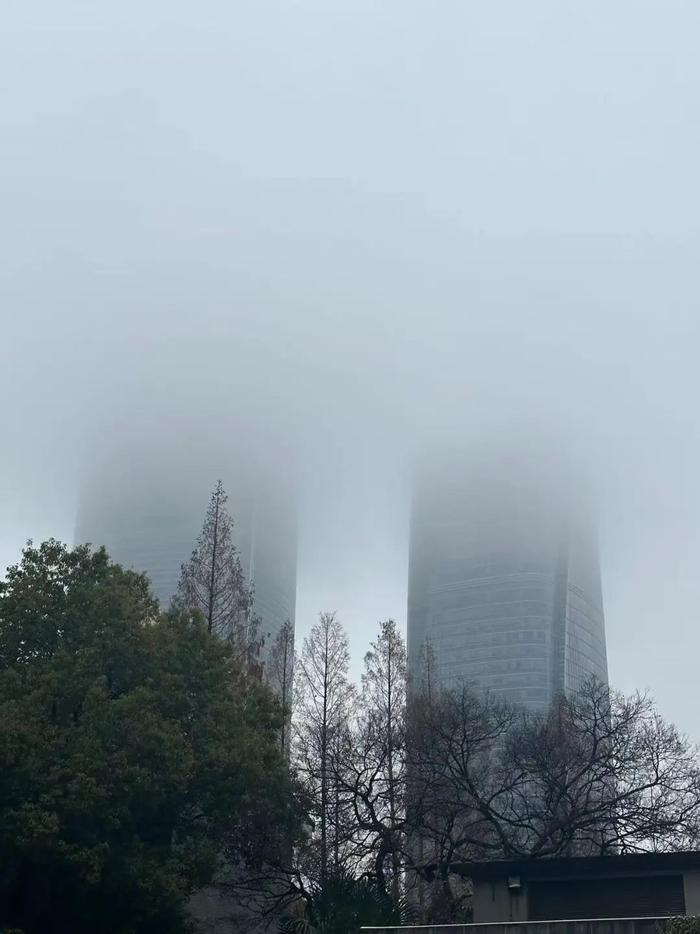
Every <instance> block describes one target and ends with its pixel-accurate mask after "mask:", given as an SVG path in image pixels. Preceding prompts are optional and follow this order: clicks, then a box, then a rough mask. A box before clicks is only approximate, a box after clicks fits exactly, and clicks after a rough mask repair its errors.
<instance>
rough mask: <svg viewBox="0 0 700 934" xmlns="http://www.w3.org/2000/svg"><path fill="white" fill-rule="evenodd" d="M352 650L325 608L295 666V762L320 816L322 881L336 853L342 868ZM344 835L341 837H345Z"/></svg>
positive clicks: (320, 866) (313, 806)
mask: <svg viewBox="0 0 700 934" xmlns="http://www.w3.org/2000/svg"><path fill="white" fill-rule="evenodd" d="M349 663H350V653H349V651H348V640H347V636H346V634H345V631H344V629H343V627H342V625H341V624H340V622H339V621H338V619H337V618H336V616H335V614H334V613H322V614H321V616H320V619H319V622H318V623H317V624H316V625H315V626H314V627H313V629H312V630H311V633H310V634H309V636H308V637H307V638H306V639H305V640H304V645H303V648H302V651H301V655H300V656H299V659H298V661H297V666H296V691H297V703H296V717H295V764H296V766H297V767H298V769H299V772H300V775H301V776H302V777H303V779H304V781H305V783H306V786H307V789H308V792H309V795H310V798H311V801H312V811H313V813H314V815H315V817H316V819H317V821H318V843H319V856H318V873H317V875H318V882H319V885H320V886H321V887H323V885H324V884H325V882H326V881H327V880H328V878H329V869H330V866H331V858H332V860H333V868H334V870H335V871H337V870H338V869H339V865H340V858H341V844H342V843H344V835H342V834H341V817H344V816H345V809H344V808H343V807H342V803H341V801H340V798H339V795H340V789H339V787H338V783H337V781H336V774H335V771H334V768H333V763H334V761H337V757H339V750H340V749H341V748H342V746H343V745H344V744H345V743H346V742H347V739H346V733H347V729H348V720H349V715H350V709H351V706H352V698H353V691H352V688H351V685H350V683H349V681H348V666H349ZM341 837H342V839H341Z"/></svg>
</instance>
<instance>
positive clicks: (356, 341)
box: [0, 0, 700, 740]
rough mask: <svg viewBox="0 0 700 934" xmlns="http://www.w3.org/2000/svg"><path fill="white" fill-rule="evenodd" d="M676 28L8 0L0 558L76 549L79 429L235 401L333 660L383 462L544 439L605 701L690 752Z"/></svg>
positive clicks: (679, 23) (691, 493) (405, 7)
mask: <svg viewBox="0 0 700 934" xmlns="http://www.w3.org/2000/svg"><path fill="white" fill-rule="evenodd" d="M699 34H700V4H698V3H697V2H696V0H687V2H679V0H657V2H645V0H617V2H615V3H610V2H602V0H600V2H598V0H588V2H587V3H585V4H583V3H581V4H573V3H562V2H561V0H552V2H542V0H531V2H528V3H523V2H521V0H513V2H510V3H501V2H497V0H489V2H480V3H476V2H471V0H454V2H452V0H439V2H428V0H423V2H413V0H375V2H362V0H353V2H345V0H333V2H329V0H316V2H312V0H299V2H292V0H288V2H278V3H268V2H265V0H253V2H246V3H243V2H236V0H229V2H223V0H218V2H206V0H200V2H197V3H194V2H192V0H190V2H187V3H185V2H176V0H168V2H165V0H152V2H149V3H135V2H129V0H122V2H120V3H110V4H107V3H99V2H97V3H96V2H87V0H85V2H71V0H62V2H61V3H55V2H49V0H45V2H33V0H17V2H13V0H5V2H4V3H3V12H2V18H1V20H0V120H1V121H2V123H1V132H2V135H1V139H0V315H1V316H2V329H1V330H0V392H1V398H2V401H3V408H2V429H1V430H0V444H1V445H2V450H1V451H0V455H1V456H0V509H1V510H2V513H1V519H2V522H1V524H0V566H5V565H6V564H7V563H8V562H10V561H13V560H15V559H16V558H17V557H18V555H19V550H20V548H21V545H22V542H23V541H24V539H26V538H27V537H29V536H31V537H33V538H35V539H41V538H43V537H46V536H48V535H56V536H59V537H61V538H64V539H66V540H70V539H71V538H72V534H73V527H74V520H75V508H76V501H77V496H78V488H79V479H78V478H79V476H80V471H81V464H82V462H83V460H84V457H85V452H86V450H88V449H89V448H90V445H91V444H92V443H93V441H94V439H95V437H98V436H99V435H100V432H106V431H109V432H116V433H117V434H116V437H119V435H118V432H119V431H120V430H123V431H125V433H127V429H128V428H129V427H130V426H131V425H132V424H133V425H139V426H141V429H143V430H147V429H148V427H149V426H150V425H153V427H154V429H155V427H156V426H159V427H160V428H162V426H163V425H164V424H165V425H167V426H168V427H169V429H170V430H171V431H172V432H175V433H177V434H179V435H181V437H182V443H183V445H186V444H188V439H190V438H191V437H192V435H193V430H192V429H191V426H192V425H194V424H195V423H199V424H200V425H201V424H202V423H206V424H207V425H209V424H212V425H215V424H217V420H218V419H219V418H220V417H221V418H223V417H225V413H226V412H227V411H228V410H229V409H235V410H236V411H238V412H243V413H245V417H246V419H247V420H248V421H249V422H251V423H253V424H258V425H259V426H260V431H261V432H262V434H263V436H264V437H265V439H266V443H269V445H270V450H271V452H273V451H276V450H279V449H280V444H279V439H280V438H281V437H282V436H284V437H285V438H290V437H291V438H293V439H296V442H297V443H298V448H299V452H300V456H301V463H302V472H303V481H304V493H303V498H302V531H301V553H300V577H299V593H298V604H297V625H298V632H299V633H300V635H302V636H303V634H304V633H305V631H307V630H308V628H309V626H310V624H311V623H312V622H313V620H314V618H315V615H316V614H317V613H318V611H319V610H321V609H336V610H338V613H339V615H340V617H341V619H342V620H343V621H344V622H345V623H346V625H347V626H348V628H349V629H350V632H351V637H352V646H353V652H354V665H355V670H359V665H360V660H361V656H362V652H363V651H364V648H365V646H366V642H367V640H368V639H369V637H370V633H371V632H372V631H373V630H374V627H375V624H376V620H377V619H379V618H382V617H386V616H389V615H392V616H394V617H395V618H397V619H399V620H401V621H402V622H405V615H406V605H405V604H406V563H407V546H406V538H407V534H406V533H407V524H408V514H407V504H408V499H409V489H410V480H409V475H410V460H411V453H412V451H413V450H414V449H415V448H416V446H423V447H425V446H426V445H430V444H431V443H434V442H437V441H438V440H440V439H444V438H445V437H450V436H458V437H466V438H469V437H471V436H474V437H476V436H478V434H479V431H480V430H481V429H482V428H483V426H484V425H485V424H491V425H502V426H503V430H504V431H507V430H508V427H507V426H508V425H512V424H516V423H520V424H522V423H523V422H524V421H526V422H530V423H533V424H549V423H552V422H556V423H557V424H560V425H561V424H564V425H565V426H566V430H567V432H568V434H569V435H570V436H572V437H573V438H574V439H575V444H576V450H577V451H578V453H579V456H580V457H581V458H582V459H584V460H585V462H586V467H587V469H588V470H589V472H590V475H591V477H592V478H593V482H594V485H595V486H596V488H597V490H598V501H599V504H600V518H599V523H600V530H601V548H602V569H603V586H604V596H605V605H606V618H607V635H608V648H609V664H610V677H611V681H612V682H613V683H614V684H615V685H617V686H619V687H621V688H623V689H625V690H631V689H633V688H634V687H642V688H643V687H649V688H651V689H652V691H653V693H654V694H655V696H656V697H657V699H658V701H659V704H660V706H661V709H662V711H663V713H664V714H665V715H667V716H668V717H671V718H673V719H675V720H676V721H677V722H678V723H679V724H680V725H681V726H682V727H683V728H684V729H685V730H687V731H688V732H690V733H691V734H692V735H693V737H694V738H695V739H698V740H700V724H699V723H698V722H697V720H696V711H697V710H698V709H700V679H698V677H697V672H698V662H697V657H698V650H699V649H700V627H699V626H698V607H699V606H700V575H698V570H697V563H698V556H699V555H700V532H699V531H698V530H699V528H700V487H699V484H698V477H699V476H700V437H699V432H698V419H697V408H698V396H699V389H700V375H698V365H697V350H698V338H699V337H700V320H699V319H700V315H699V313H698V312H699V303H698V299H699V298H700V263H699V262H698V259H699V257H698V247H699V246H700V235H699V234H700V231H699V223H698V217H700V210H699V209H700V203H699V201H700V183H699V181H698V166H699V165H700V120H698V115H697V110H698V100H700V58H699V57H698V55H697V42H698V35H699ZM192 443H194V442H192ZM286 445H287V442H285V444H284V445H281V447H282V449H283V450H287V446H286ZM271 456H273V454H272V453H271Z"/></svg>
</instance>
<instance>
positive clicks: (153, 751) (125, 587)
mask: <svg viewBox="0 0 700 934" xmlns="http://www.w3.org/2000/svg"><path fill="white" fill-rule="evenodd" d="M232 652H233V650H232V647H231V646H230V645H227V644H226V643H225V642H223V641H222V640H220V639H217V638H215V637H214V636H212V635H210V634H209V633H208V632H207V626H206V621H204V620H202V619H201V618H200V617H199V616H198V615H197V614H194V615H193V614H192V613H189V612H184V611H171V612H170V613H168V614H160V613H159V611H158V606H157V603H156V601H155V600H154V599H153V597H152V596H151V593H150V590H149V583H148V580H147V578H145V577H144V576H143V575H141V574H137V573H135V572H132V571H127V570H124V569H123V568H122V567H120V566H119V565H118V564H115V563H113V562H112V561H110V559H109V557H108V555H107V554H106V552H105V551H104V550H103V549H101V550H98V551H95V552H92V551H91V550H90V549H89V548H88V547H87V546H80V547H77V548H75V549H72V550H71V549H68V548H66V547H65V546H64V545H62V544H60V543H58V542H56V541H49V542H46V543H44V544H42V545H40V546H39V547H33V546H32V545H31V543H30V544H29V545H28V546H27V548H26V549H25V551H24V553H23V557H22V561H21V562H20V563H19V564H18V565H16V566H13V567H11V568H10V569H9V571H8V573H7V577H6V580H5V581H4V582H2V583H0V928H1V927H2V926H3V925H8V926H16V927H20V928H22V929H23V930H24V931H26V932H28V934H32V932H35V931H36V932H39V931H42V932H44V931H47V930H51V931H55V932H57V934H61V932H64V931H65V932H68V931H71V932H74V934H78V932H82V931H85V932H87V931H90V932H101V931H105V932H106V931H109V932H123V934H132V932H139V931H145V930H149V931H151V930H158V931H162V932H169V931H173V932H174V931H180V930H184V929H185V928H186V920H185V918H186V915H185V911H184V907H185V904H186V900H187V898H188V896H189V894H190V893H191V892H192V891H193V890H194V889H195V888H196V887H199V886H201V885H204V884H206V883H207V882H208V881H209V880H210V879H211V877H212V875H213V873H214V871H215V869H216V867H217V861H218V859H219V858H220V855H221V852H222V847H223V846H224V844H225V845H226V847H227V852H228V853H232V852H239V853H245V851H246V848H247V845H248V841H247V840H246V839H245V835H246V832H247V829H248V828H251V827H253V826H254V825H255V815H256V814H257V813H263V812H264V814H265V817H266V819H267V820H268V821H269V819H270V815H271V814H276V815H278V817H279V820H280V821H283V819H284V818H285V817H286V816H287V814H288V807H289V801H288V797H287V795H288V778H287V772H286V769H285V767H284V762H283V757H282V756H281V754H280V749H279V729H280V725H281V711H280V708H279V704H278V703H277V702H276V700H275V699H274V697H273V695H272V693H271V692H270V691H269V690H268V689H267V688H265V687H264V685H263V684H251V683H250V682H249V680H247V679H241V678H240V672H239V664H240V663H239V662H238V661H237V660H236V659H235V658H234V656H233V654H232ZM242 685H244V687H243V686H242Z"/></svg>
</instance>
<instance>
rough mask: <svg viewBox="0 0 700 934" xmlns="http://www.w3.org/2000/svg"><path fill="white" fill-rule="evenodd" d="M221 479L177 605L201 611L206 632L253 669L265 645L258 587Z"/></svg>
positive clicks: (187, 566)
mask: <svg viewBox="0 0 700 934" xmlns="http://www.w3.org/2000/svg"><path fill="white" fill-rule="evenodd" d="M227 502H228V496H227V494H226V492H225V491H224V488H223V485H222V483H221V480H219V481H217V483H216V486H215V487H214V491H213V492H212V495H211V499H210V501H209V506H208V508H207V512H206V515H205V518H204V525H203V527H202V531H201V533H200V535H199V538H198V539H197V544H196V547H195V549H194V551H193V552H192V555H191V556H190V560H189V561H188V562H187V563H186V564H183V565H182V568H181V572H180V581H179V584H178V592H177V598H176V601H175V602H176V605H178V606H180V607H185V608H187V609H190V610H193V609H194V610H197V611H198V612H200V613H201V614H202V616H203V617H204V619H205V621H206V625H207V630H208V631H209V632H210V633H214V634H215V635H217V636H220V637H221V638H223V639H226V640H228V641H229V642H231V644H232V645H233V646H235V650H236V652H238V654H239V655H240V656H241V658H243V659H245V660H246V663H247V664H248V666H249V667H256V665H257V658H258V656H259V653H260V649H261V647H262V640H261V638H260V636H259V633H258V629H259V621H258V619H257V618H256V617H255V615H254V612H253V589H252V587H251V586H249V585H248V582H247V581H246V578H245V574H244V572H243V568H242V566H241V559H240V556H239V554H238V551H237V549H236V546H235V544H234V541H233V527H234V524H233V519H232V518H231V516H230V515H229V513H228V510H227V508H226V504H227Z"/></svg>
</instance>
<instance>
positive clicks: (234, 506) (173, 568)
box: [75, 454, 297, 647]
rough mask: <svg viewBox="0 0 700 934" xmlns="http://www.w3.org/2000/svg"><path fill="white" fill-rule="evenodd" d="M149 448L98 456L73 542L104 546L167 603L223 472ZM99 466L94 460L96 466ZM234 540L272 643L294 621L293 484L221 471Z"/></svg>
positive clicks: (245, 472)
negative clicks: (144, 454) (160, 454)
mask: <svg viewBox="0 0 700 934" xmlns="http://www.w3.org/2000/svg"><path fill="white" fill-rule="evenodd" d="M169 463H173V461H169V459H168V458H164V459H163V460H162V461H161V460H160V459H159V458H158V457H155V458H154V457H153V456H152V455H151V456H150V457H148V458H142V457H139V456H138V454H137V455H136V456H135V457H132V458H130V459H127V458H124V457H119V458H114V459H112V460H105V461H104V462H100V463H99V469H95V470H93V471H91V472H90V473H89V474H88V475H87V477H86V479H85V482H84V484H83V489H82V496H81V500H80V503H79V510H78V518H77V523H76V532H75V540H76V542H90V543H91V544H92V545H93V546H98V545H104V546H105V547H106V548H107V551H108V552H109V554H110V556H111V557H112V558H113V559H114V560H115V561H118V562H119V563H120V564H123V565H124V566H125V567H128V568H133V569H134V570H137V571H143V572H145V573H146V574H147V575H148V577H149V578H150V580H151V583H152V586H153V592H154V594H155V596H156V597H157V598H158V600H159V601H160V603H161V606H163V607H167V606H168V604H169V602H170V600H171V598H172V596H173V595H174V594H175V592H176V590H177V585H178V580H179V577H180V568H181V565H182V564H183V562H185V561H187V559H188V558H189V556H190V554H191V552H192V550H193V548H194V546H195V542H196V539H197V536H198V535H199V533H200V531H201V528H202V523H203V521H204V515H205V511H206V508H207V505H208V502H209V497H210V495H211V490H212V488H213V485H214V483H215V481H216V479H217V478H218V476H219V474H218V472H215V473H212V472H211V471H210V470H208V469H204V468H200V467H196V468H195V467H193V466H192V465H189V466H188V465H187V461H186V459H183V458H181V459H180V462H179V464H178V469H176V470H173V469H172V468H170V467H169ZM96 466H97V465H96ZM222 473H223V476H222V479H223V481H224V487H225V489H226V491H227V493H228V494H229V501H228V509H229V512H230V514H231V515H232V517H233V519H234V540H235V543H236V546H237V548H238V550H239V553H240V557H241V564H242V566H243V569H244V572H245V574H246V577H247V578H248V580H249V582H250V583H252V585H253V587H254V592H255V613H256V615H257V616H258V617H259V618H260V620H261V632H262V633H264V634H265V636H266V645H267V646H268V647H269V646H270V645H271V644H272V642H273V641H274V638H275V636H276V634H277V633H278V632H279V630H280V628H281V627H282V625H283V624H284V623H285V621H286V620H290V621H291V622H292V624H294V616H295V605H296V582H297V514H296V499H295V496H294V490H293V488H292V485H291V484H290V483H287V482H283V481H282V480H281V479H280V478H279V477H274V476H272V475H271V474H270V473H265V472H263V471H261V470H242V469H241V468H240V467H238V468H237V469H234V468H231V469H230V470H229V475H228V476H227V475H226V473H225V472H223V471H222Z"/></svg>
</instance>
